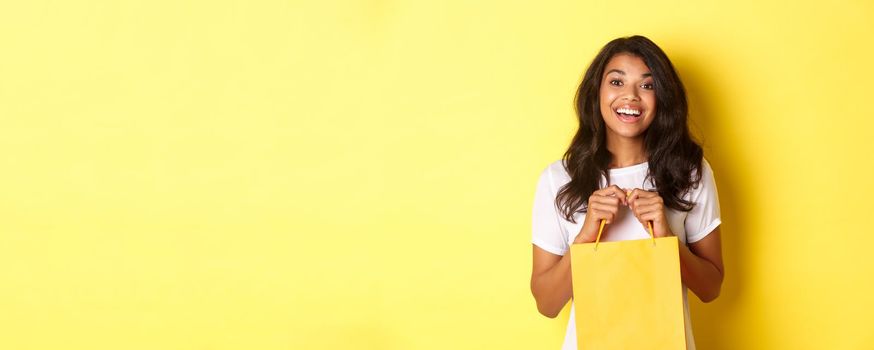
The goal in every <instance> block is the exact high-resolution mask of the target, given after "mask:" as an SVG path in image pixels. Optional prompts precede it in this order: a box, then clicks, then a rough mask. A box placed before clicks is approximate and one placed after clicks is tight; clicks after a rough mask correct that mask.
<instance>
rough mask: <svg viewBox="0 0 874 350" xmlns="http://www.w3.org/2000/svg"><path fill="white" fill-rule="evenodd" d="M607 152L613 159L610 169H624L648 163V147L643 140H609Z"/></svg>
mask: <svg viewBox="0 0 874 350" xmlns="http://www.w3.org/2000/svg"><path fill="white" fill-rule="evenodd" d="M607 150H608V151H610V155H611V156H612V159H611V160H610V165H609V166H608V167H609V168H624V167H628V166H632V165H635V164H640V163H643V162H646V145H644V143H643V139H642V138H641V139H636V140H634V139H619V138H613V140H611V139H610V138H608V139H607Z"/></svg>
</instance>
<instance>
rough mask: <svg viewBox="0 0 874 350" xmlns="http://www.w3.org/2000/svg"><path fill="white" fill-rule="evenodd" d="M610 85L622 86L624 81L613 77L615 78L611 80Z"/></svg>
mask: <svg viewBox="0 0 874 350" xmlns="http://www.w3.org/2000/svg"><path fill="white" fill-rule="evenodd" d="M610 85H614V86H622V82H621V81H619V80H616V79H613V80H611V81H610Z"/></svg>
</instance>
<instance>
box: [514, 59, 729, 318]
mask: <svg viewBox="0 0 874 350" xmlns="http://www.w3.org/2000/svg"><path fill="white" fill-rule="evenodd" d="M605 72H606V73H605V75H604V77H602V85H601V89H600V92H599V94H600V95H599V97H600V101H601V114H602V115H603V116H604V119H605V124H606V125H607V128H608V132H607V149H608V150H609V151H610V153H611V154H612V155H613V161H612V162H611V165H610V167H611V168H621V167H626V166H630V165H634V164H639V163H643V162H645V161H646V150H645V146H644V142H643V140H644V139H643V135H644V132H645V131H646V128H647V127H649V125H650V123H652V119H653V118H654V117H655V105H656V104H655V92H654V91H653V90H652V88H651V86H652V78H651V76H650V71H649V68H648V67H647V66H646V65H645V64H644V63H643V61H642V60H641V59H640V58H637V57H635V56H631V55H625V54H619V55H616V56H614V57H613V58H612V59H611V60H610V62H608V64H607V68H606V69H605ZM617 108H633V109H637V110H640V116H639V117H638V118H625V119H619V118H616V113H614V112H615V110H616V109H617ZM588 200H589V202H588V203H589V210H588V212H587V213H586V216H585V221H584V222H583V225H582V227H581V228H580V232H579V233H577V236H576V238H575V239H574V244H579V243H590V242H594V241H595V237H596V236H597V234H598V228H599V226H600V223H601V220H604V221H605V222H606V223H607V224H608V225H609V224H610V223H611V222H612V221H613V220H614V218H615V217H616V215H617V214H618V212H619V209H620V206H626V207H627V208H628V209H630V210H631V212H632V213H633V214H634V217H635V218H637V220H638V221H639V222H640V224H641V225H643V226H644V227H645V228H647V230H648V225H649V224H652V228H653V235H655V236H656V237H668V236H675V233H674V232H672V231H671V228H670V226H669V225H668V220H667V218H666V216H665V210H666V208H665V205H664V200H663V199H662V197H661V196H659V194H658V192H654V191H646V190H643V189H639V188H633V189H622V188H619V187H618V186H616V185H613V186H610V187H607V188H603V189H600V190H598V191H595V192H594V193H592V195H591V196H589V199H588ZM607 229H609V228H605V230H607ZM532 246H533V249H534V253H533V268H532V271H531V292H532V294H533V295H534V299H535V300H536V302H537V310H538V311H540V313H541V314H543V315H545V316H547V317H550V318H553V317H555V316H557V315H558V313H559V312H560V311H561V309H562V308H563V307H564V306H565V305H566V304H567V302H568V301H569V300H570V299H571V297H572V296H573V289H572V284H571V269H570V254H569V253H568V254H565V255H564V256H562V255H555V254H552V253H549V252H547V251H545V250H543V249H541V248H539V247H537V246H536V245H532ZM723 275H724V273H723V263H722V243H721V238H720V229H719V228H718V227H717V228H716V229H714V230H713V231H712V232H711V233H710V234H709V235H707V236H706V237H705V238H703V239H701V240H699V241H697V242H694V243H691V244H689V245H683V244H681V245H680V276H681V278H682V281H683V283H684V284H685V285H686V286H687V287H688V288H689V289H690V290H691V291H692V292H693V293H695V295H697V296H698V298H699V299H701V301H703V302H710V301H712V300H714V299H716V297H718V296H719V291H720V289H721V287H722V280H723Z"/></svg>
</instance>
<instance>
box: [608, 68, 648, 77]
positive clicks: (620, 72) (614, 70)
mask: <svg viewBox="0 0 874 350" xmlns="http://www.w3.org/2000/svg"><path fill="white" fill-rule="evenodd" d="M610 73H619V75H625V72H623V71H621V70H618V69H611V70H609V71H607V74H610ZM607 74H605V75H607ZM640 76H641V77H643V78H649V77H651V76H652V73H643V74H641V75H640Z"/></svg>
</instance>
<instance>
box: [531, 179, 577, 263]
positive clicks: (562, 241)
mask: <svg viewBox="0 0 874 350" xmlns="http://www.w3.org/2000/svg"><path fill="white" fill-rule="evenodd" d="M553 166H554V164H553V165H551V166H549V167H547V168H546V169H545V170H543V172H542V173H541V174H540V179H539V180H538V181H537V189H536V191H535V193H534V210H533V215H532V225H531V226H532V238H531V243H534V245H536V246H538V247H540V248H541V249H543V250H545V251H547V252H550V253H552V254H555V255H564V254H565V253H566V252H567V251H568V249H569V248H570V247H568V240H567V237H568V236H567V233H566V232H565V231H564V230H563V229H562V227H561V224H560V221H559V220H560V217H559V214H558V210H557V209H556V207H555V196H556V192H557V191H556V189H555V187H554V182H553V181H552V178H553V174H552V168H553Z"/></svg>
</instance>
